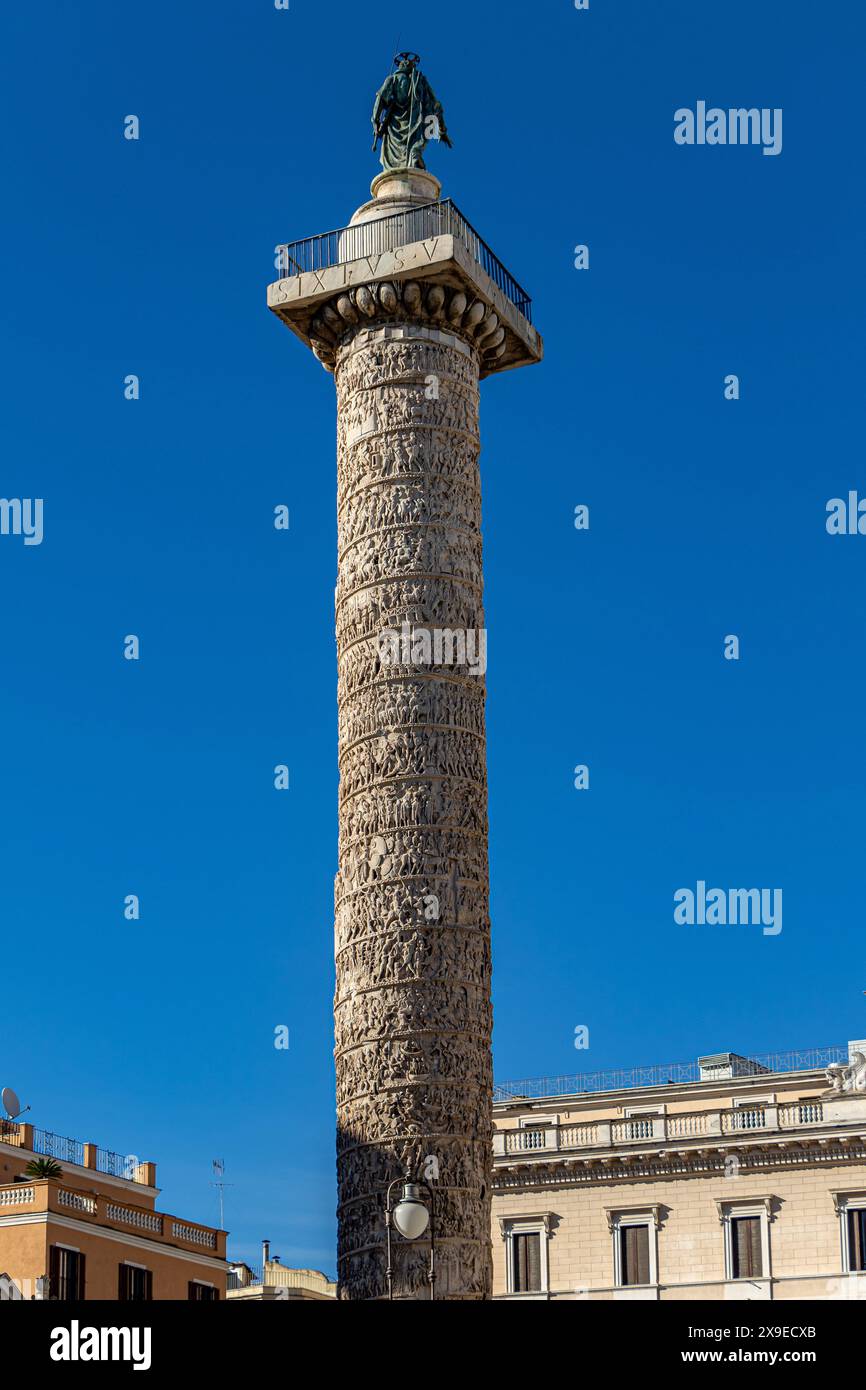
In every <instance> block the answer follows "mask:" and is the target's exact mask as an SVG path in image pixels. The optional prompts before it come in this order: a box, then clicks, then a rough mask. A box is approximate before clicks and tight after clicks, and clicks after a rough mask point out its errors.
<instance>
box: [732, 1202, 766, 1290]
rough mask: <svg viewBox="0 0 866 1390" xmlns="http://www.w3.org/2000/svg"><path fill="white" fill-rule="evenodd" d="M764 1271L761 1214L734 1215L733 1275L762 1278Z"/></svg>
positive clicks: (743, 1277)
mask: <svg viewBox="0 0 866 1390" xmlns="http://www.w3.org/2000/svg"><path fill="white" fill-rule="evenodd" d="M763 1272H764V1270H763V1261H762V1259H761V1218H760V1216H734V1217H732V1218H731V1277H732V1278H733V1279H760V1278H761V1276H762V1274H763Z"/></svg>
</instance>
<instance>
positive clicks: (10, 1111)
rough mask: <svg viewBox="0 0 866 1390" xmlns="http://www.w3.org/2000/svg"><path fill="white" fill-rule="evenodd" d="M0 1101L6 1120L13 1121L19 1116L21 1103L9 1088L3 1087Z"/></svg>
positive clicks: (0, 1092)
mask: <svg viewBox="0 0 866 1390" xmlns="http://www.w3.org/2000/svg"><path fill="white" fill-rule="evenodd" d="M0 1100H2V1102H3V1109H4V1110H5V1111H6V1118H7V1119H8V1120H14V1119H15V1117H16V1115H20V1114H21V1102H20V1100H19V1099H18V1097H17V1096H16V1094H15V1092H14V1091H13V1090H12V1087H11V1086H4V1087H3V1090H2V1091H0Z"/></svg>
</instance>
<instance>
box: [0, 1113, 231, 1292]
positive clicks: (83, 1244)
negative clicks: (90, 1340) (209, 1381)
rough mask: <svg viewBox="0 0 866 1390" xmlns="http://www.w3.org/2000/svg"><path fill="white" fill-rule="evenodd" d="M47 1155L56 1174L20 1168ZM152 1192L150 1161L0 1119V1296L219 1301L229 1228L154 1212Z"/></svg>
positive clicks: (154, 1188) (153, 1175)
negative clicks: (57, 1169) (53, 1162)
mask: <svg viewBox="0 0 866 1390" xmlns="http://www.w3.org/2000/svg"><path fill="white" fill-rule="evenodd" d="M46 1157H50V1158H55V1159H56V1160H57V1161H58V1162H59V1163H60V1166H61V1169H62V1176H61V1177H60V1178H34V1177H29V1176H27V1175H26V1174H25V1169H26V1167H27V1165H28V1163H29V1162H31V1160H36V1159H40V1158H46ZM158 1195H159V1189H158V1188H157V1186H156V1165H155V1164H153V1163H136V1162H135V1161H134V1160H133V1161H130V1160H127V1159H125V1158H123V1157H122V1156H121V1155H119V1154H113V1153H110V1152H107V1151H106V1150H104V1149H100V1148H98V1147H97V1145H96V1144H87V1143H81V1142H80V1141H78V1140H74V1139H63V1138H61V1137H60V1136H58V1135H55V1134H50V1133H49V1132H47V1131H45V1130H40V1129H34V1127H33V1125H29V1124H20V1123H19V1124H15V1123H12V1122H10V1121H6V1120H4V1121H0V1298H2V1299H19V1298H23V1299H32V1298H49V1299H59V1300H63V1301H69V1302H71V1301H78V1300H80V1299H113V1300H120V1301H124V1302H139V1301H148V1300H151V1299H154V1300H155V1299H183V1300H187V1299H192V1300H194V1301H210V1300H214V1299H223V1298H225V1295H226V1272H227V1266H226V1262H225V1241H226V1233H225V1231H219V1230H215V1229H213V1228H212V1227H210V1226H201V1225H199V1224H198V1223H197V1222H194V1221H187V1220H185V1219H184V1218H182V1217H177V1216H170V1215H168V1214H167V1213H166V1212H161V1211H157V1210H156V1199H157V1197H158Z"/></svg>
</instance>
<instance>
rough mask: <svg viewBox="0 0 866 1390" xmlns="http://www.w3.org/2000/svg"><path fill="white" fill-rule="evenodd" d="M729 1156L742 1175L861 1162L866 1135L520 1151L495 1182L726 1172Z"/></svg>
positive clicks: (502, 1185)
mask: <svg viewBox="0 0 866 1390" xmlns="http://www.w3.org/2000/svg"><path fill="white" fill-rule="evenodd" d="M845 1138H847V1142H845ZM732 1157H736V1158H737V1160H738V1164H739V1172H740V1176H743V1175H744V1174H745V1173H746V1172H747V1171H755V1172H762V1171H769V1170H772V1169H778V1168H805V1167H813V1166H815V1165H825V1164H828V1163H830V1164H834V1165H839V1164H854V1163H864V1162H866V1137H864V1135H862V1134H860V1135H851V1136H847V1137H828V1138H823V1137H822V1138H821V1139H820V1140H818V1139H810V1140H807V1141H803V1140H802V1139H801V1140H799V1141H798V1142H796V1143H794V1142H782V1143H779V1144H764V1145H748V1144H744V1143H743V1142H742V1140H741V1139H734V1140H733V1141H732V1142H731V1143H729V1144H719V1145H713V1147H712V1149H710V1148H708V1146H707V1145H706V1144H704V1145H701V1146H698V1147H696V1148H694V1149H691V1150H687V1149H685V1148H683V1147H682V1146H681V1145H677V1146H676V1147H675V1148H672V1149H671V1150H670V1151H667V1152H660V1151H656V1152H654V1153H649V1152H642V1153H629V1154H623V1153H616V1154H611V1153H610V1152H609V1151H608V1152H606V1153H604V1154H595V1155H591V1154H585V1153H574V1154H567V1153H559V1154H558V1155H557V1157H556V1158H555V1159H554V1160H553V1161H551V1158H550V1156H547V1157H541V1158H538V1159H530V1158H528V1156H522V1158H521V1161H520V1162H519V1163H512V1162H511V1161H510V1160H502V1159H499V1160H497V1161H496V1162H495V1164H494V1169H493V1188H494V1191H495V1192H496V1193H497V1194H501V1193H504V1192H509V1191H514V1190H515V1189H516V1188H519V1187H526V1188H534V1187H568V1186H582V1185H584V1184H586V1185H587V1186H590V1185H597V1186H610V1185H615V1184H618V1183H624V1182H634V1181H640V1180H646V1181H665V1180H676V1179H679V1178H683V1177H695V1176H710V1175H716V1174H722V1175H724V1174H725V1173H726V1164H729V1163H730V1161H731V1158H732Z"/></svg>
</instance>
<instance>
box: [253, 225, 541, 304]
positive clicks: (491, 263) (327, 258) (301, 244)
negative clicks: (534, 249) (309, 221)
mask: <svg viewBox="0 0 866 1390" xmlns="http://www.w3.org/2000/svg"><path fill="white" fill-rule="evenodd" d="M435 236H453V237H456V238H457V240H458V241H461V242H462V243H463V245H464V246H465V247H466V249H467V251H468V252H469V254H470V255H471V256H472V257H473V259H474V260H475V261H477V262H478V264H479V265H480V266H481V269H482V270H484V271H485V272H486V274H488V275H489V276H490V278H491V280H492V281H493V283H494V284H495V285H496V286H497V287H498V288H499V289H500V290H501V291H502V293H503V294H504V295H505V297H506V299H509V300H510V301H511V303H512V304H513V305H514V306H515V308H516V309H519V310H520V312H521V314H522V315H523V317H524V318H525V319H526V320H527V321H528V322H529V323H531V322H532V300H531V299H530V297H529V295H528V294H527V293H526V291H525V290H524V289H522V288H521V286H520V285H519V284H518V283H517V281H516V280H515V278H514V276H513V275H512V274H511V273H510V272H509V271H507V270H506V269H505V266H504V265H503V264H502V262H501V261H500V260H499V258H498V256H495V255H494V254H493V252H492V251H491V249H490V247H489V246H488V245H487V242H486V241H485V240H484V239H483V237H481V236H480V235H479V234H478V232H476V230H475V228H474V227H473V226H472V223H471V222H469V221H467V219H466V218H465V217H464V216H463V213H462V212H461V211H460V209H459V208H458V207H457V205H456V203H454V202H452V200H451V199H450V198H444V199H442V201H441V202H438V203H424V204H422V206H421V207H417V208H409V209H408V210H407V211H405V212H395V213H391V214H390V215H389V216H388V217H377V218H374V219H373V220H372V221H370V222H358V223H356V224H355V226H354V227H340V228H338V229H337V230H336V231H333V232H320V233H319V235H318V236H312V237H304V238H302V239H301V240H300V241H290V242H287V243H286V244H285V245H283V246H279V247H277V269H278V270H279V272H280V274H281V275H284V276H290V275H303V274H304V273H306V272H308V271H315V270H327V269H328V268H329V267H330V266H333V265H340V264H341V263H342V262H343V261H358V260H362V259H363V258H364V257H365V256H377V255H381V253H382V252H383V251H392V250H393V249H394V248H395V247H397V246H408V245H410V243H411V242H413V241H427V240H428V238H429V237H435Z"/></svg>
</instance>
